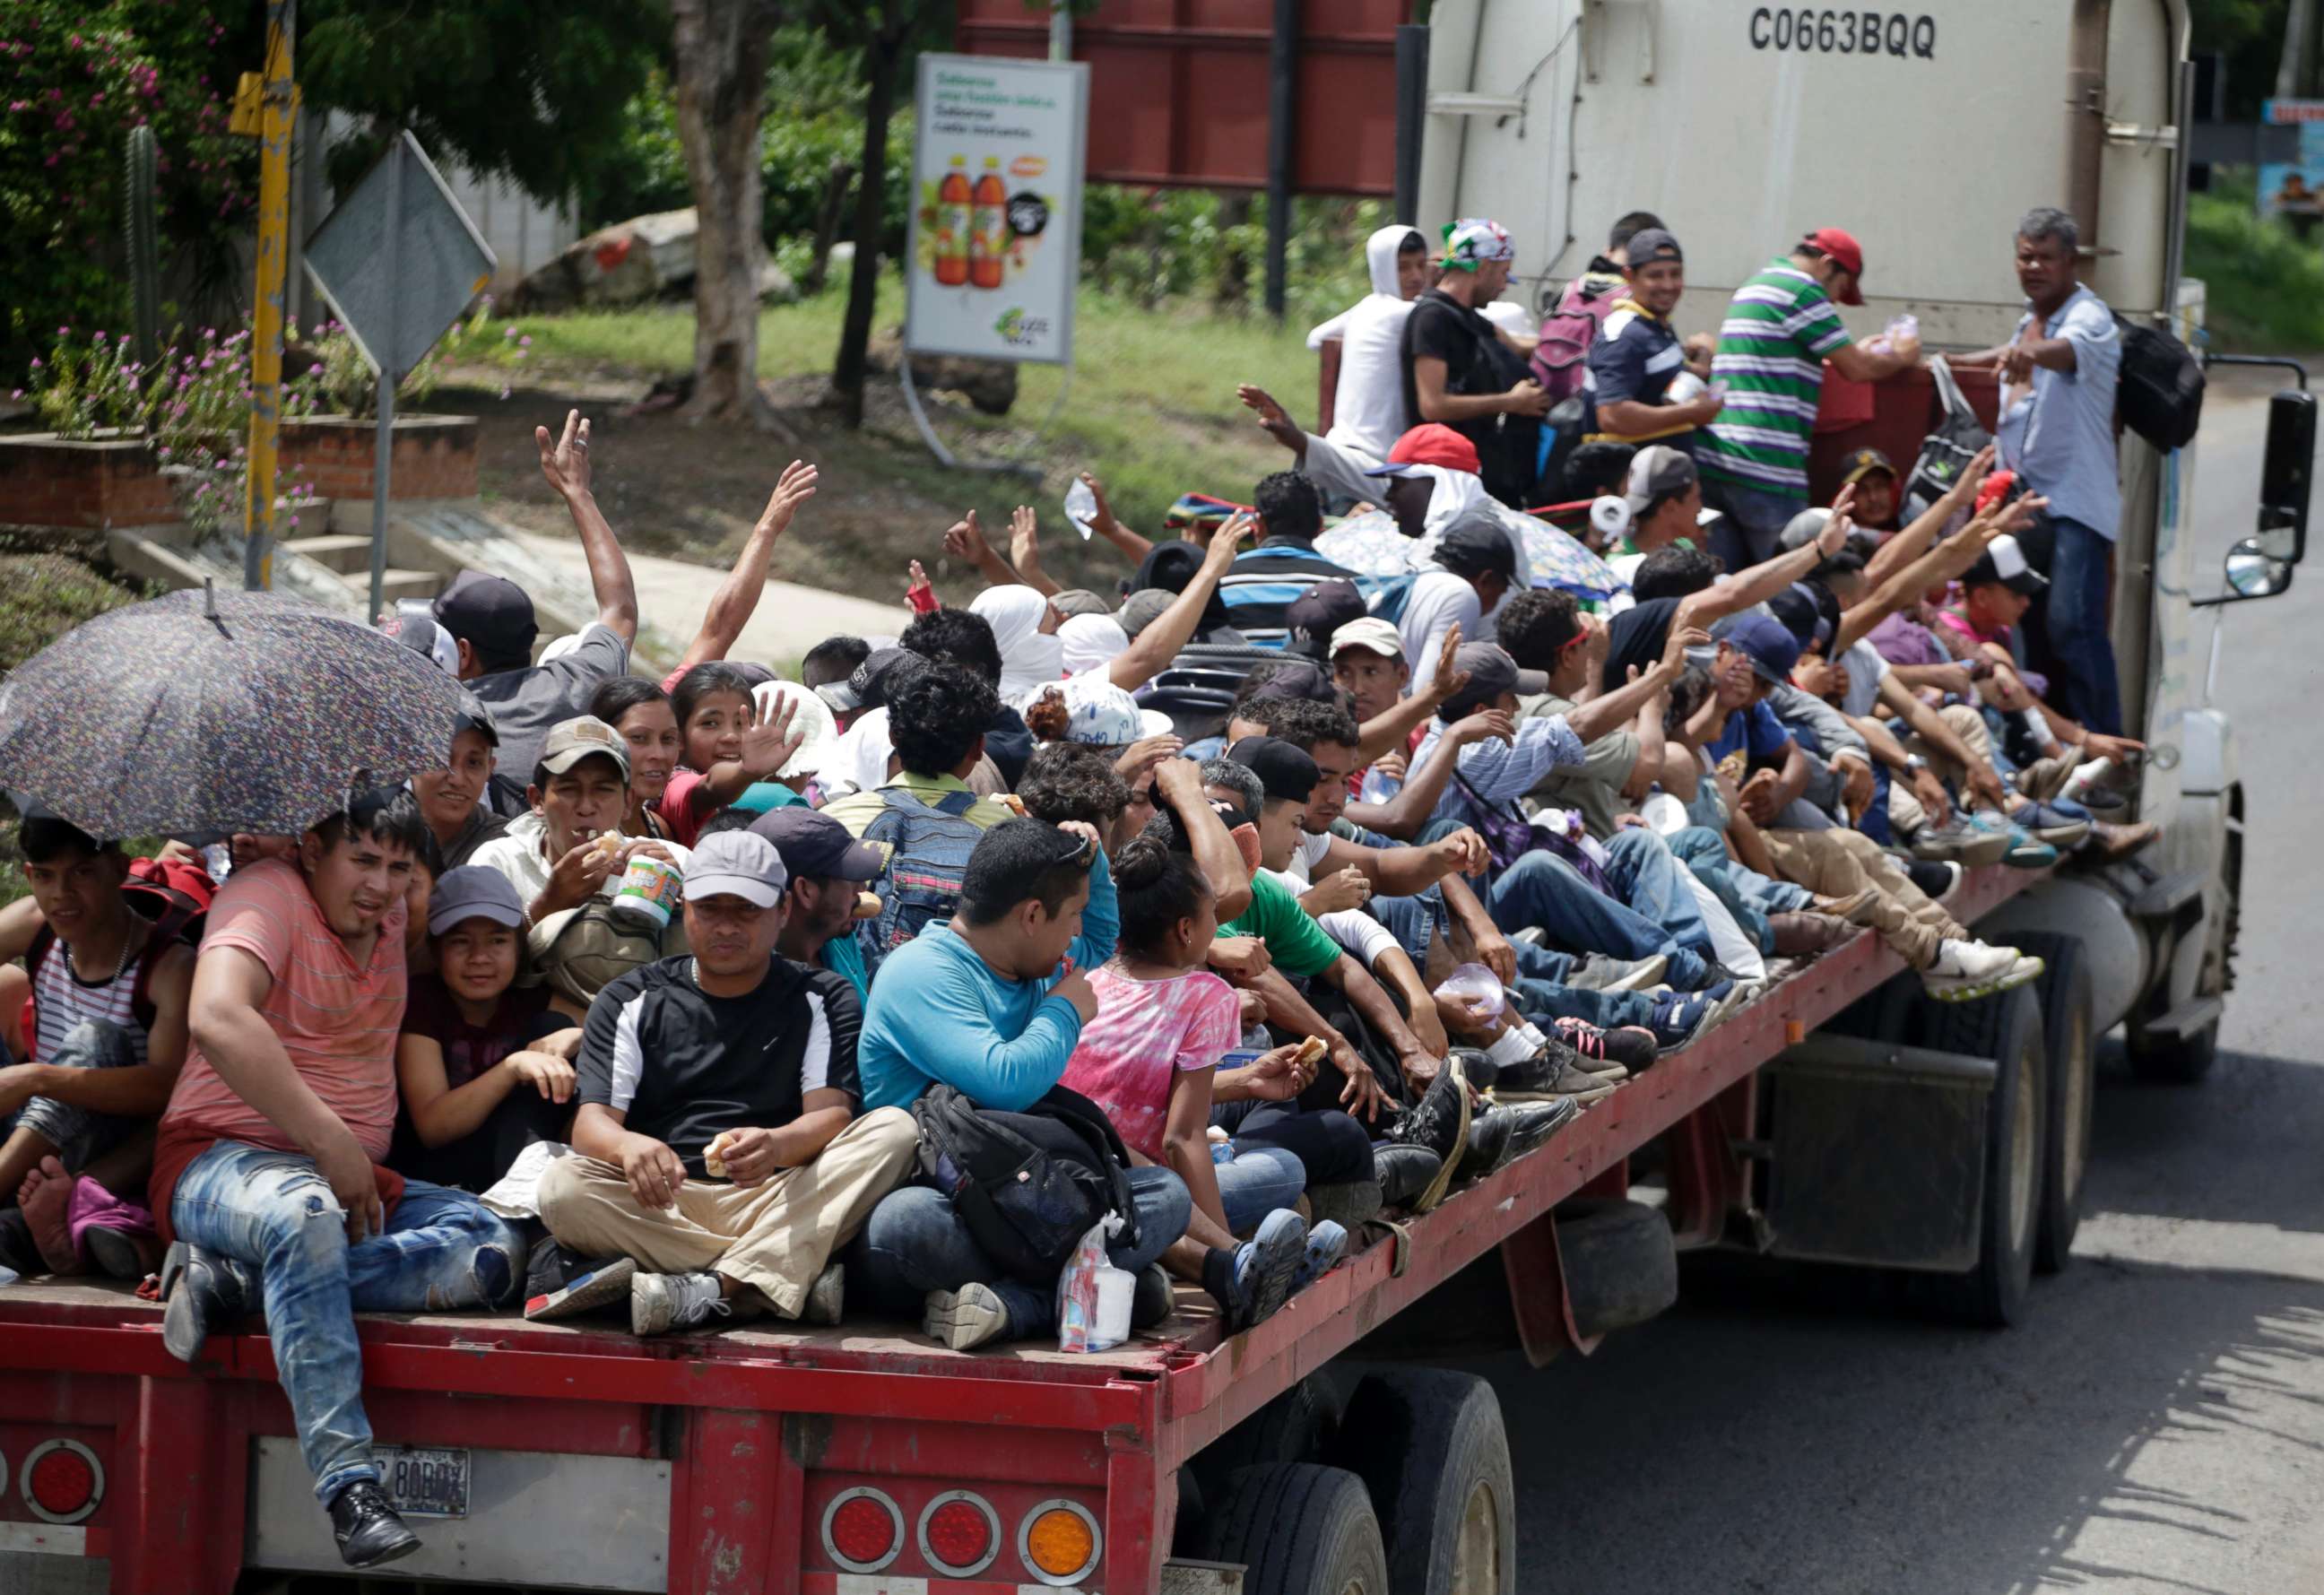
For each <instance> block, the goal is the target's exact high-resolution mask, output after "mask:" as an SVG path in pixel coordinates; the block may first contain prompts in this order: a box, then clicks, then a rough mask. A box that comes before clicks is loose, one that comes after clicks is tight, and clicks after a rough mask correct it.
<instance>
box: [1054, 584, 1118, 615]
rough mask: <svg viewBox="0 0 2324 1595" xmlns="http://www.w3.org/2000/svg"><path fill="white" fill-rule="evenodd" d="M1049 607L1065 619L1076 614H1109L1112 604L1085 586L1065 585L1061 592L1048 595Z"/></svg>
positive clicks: (1111, 611) (1111, 610)
mask: <svg viewBox="0 0 2324 1595" xmlns="http://www.w3.org/2000/svg"><path fill="white" fill-rule="evenodd" d="M1049 607H1050V608H1052V609H1054V610H1056V612H1057V613H1059V614H1061V615H1064V616H1065V618H1066V619H1067V620H1071V619H1073V618H1074V616H1075V615H1077V614H1111V613H1113V605H1111V604H1108V603H1107V602H1106V601H1105V600H1104V599H1103V598H1102V597H1100V596H1098V595H1096V594H1095V593H1093V592H1091V591H1090V590H1089V589H1088V588H1087V587H1067V588H1066V589H1065V591H1064V592H1062V593H1052V594H1051V595H1049Z"/></svg>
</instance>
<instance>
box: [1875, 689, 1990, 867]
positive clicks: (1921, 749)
mask: <svg viewBox="0 0 2324 1595" xmlns="http://www.w3.org/2000/svg"><path fill="white" fill-rule="evenodd" d="M1937 718H1938V719H1940V720H1942V721H1943V722H1944V723H1945V727H1946V729H1947V730H1949V731H1950V732H1951V733H1953V734H1954V735H1955V736H1957V737H1959V738H1960V740H1961V741H1962V742H1966V743H1968V744H1969V751H1970V752H1972V753H1974V754H1976V755H1977V756H1978V758H1979V759H1982V760H1984V761H1986V762H1987V764H1988V765H1989V764H1990V763H1991V762H1992V760H1993V740H1992V738H1991V737H1990V736H1988V735H1987V733H1986V728H1985V716H1984V715H1980V714H1978V712H1977V711H1976V710H1975V709H1972V708H1970V707H1969V705H1967V704H1947V705H1945V706H1944V707H1943V708H1941V709H1939V710H1938V711H1937ZM1904 751H1906V752H1908V753H1918V754H1919V755H1920V756H1921V757H1922V758H1923V759H1926V760H1927V761H1929V768H1930V769H1931V770H1933V771H1935V772H1936V777H1937V779H1939V780H1941V781H1942V782H1944V783H1945V785H1946V786H1948V787H1950V788H1952V789H1953V790H1955V791H1957V792H1958V791H1961V790H1963V788H1962V785H1961V777H1962V774H1963V773H1964V772H1963V771H1962V770H1961V767H1960V761H1959V760H1957V759H1953V758H1950V757H1948V756H1947V755H1946V754H1945V753H1943V752H1941V751H1939V750H1938V749H1937V748H1936V747H1934V746H1933V745H1932V744H1931V743H1930V742H1929V741H1928V739H1927V738H1925V737H1923V736H1921V735H1919V734H1918V733H1915V734H1914V735H1912V736H1908V737H1906V738H1905V739H1904ZM1888 823H1889V824H1890V825H1894V826H1895V827H1896V829H1897V831H1898V833H1899V834H1903V835H1906V836H1909V835H1911V834H1913V833H1914V832H1915V831H1917V830H1919V829H1920V828H1921V827H1922V826H1923V825H1927V824H1928V823H1929V816H1928V814H1927V811H1926V810H1924V809H1923V807H1922V806H1921V800H1920V799H1919V798H1916V797H1914V795H1913V788H1911V787H1910V786H1909V785H1907V784H1906V783H1905V782H1904V781H1902V780H1892V781H1890V782H1889V783H1888Z"/></svg>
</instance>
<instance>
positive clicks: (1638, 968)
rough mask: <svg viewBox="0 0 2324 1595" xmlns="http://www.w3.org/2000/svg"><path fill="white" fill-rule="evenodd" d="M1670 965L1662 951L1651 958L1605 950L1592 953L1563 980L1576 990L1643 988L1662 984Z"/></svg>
mask: <svg viewBox="0 0 2324 1595" xmlns="http://www.w3.org/2000/svg"><path fill="white" fill-rule="evenodd" d="M1669 969H1670V960H1669V959H1667V958H1665V957H1664V956H1663V955H1662V954H1659V953H1657V954H1655V955H1654V956H1653V957H1651V958H1609V957H1608V956H1607V955H1606V954H1603V953H1592V954H1590V956H1589V957H1587V958H1585V959H1583V960H1582V962H1581V963H1579V964H1577V965H1576V966H1575V967H1574V969H1573V972H1572V973H1570V974H1568V975H1567V976H1566V977H1565V981H1564V984H1566V985H1567V986H1569V987H1571V988H1572V990H1574V991H1645V990H1646V988H1647V987H1648V986H1655V985H1660V984H1661V983H1662V978H1663V975H1664V974H1665V973H1666V972H1667V971H1668V970H1669Z"/></svg>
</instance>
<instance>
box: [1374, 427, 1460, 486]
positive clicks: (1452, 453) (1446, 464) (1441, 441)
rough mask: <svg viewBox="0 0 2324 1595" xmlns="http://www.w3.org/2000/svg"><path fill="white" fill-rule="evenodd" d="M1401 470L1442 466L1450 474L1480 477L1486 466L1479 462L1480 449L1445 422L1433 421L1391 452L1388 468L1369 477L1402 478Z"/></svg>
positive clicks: (1408, 436) (1382, 467) (1401, 439)
mask: <svg viewBox="0 0 2324 1595" xmlns="http://www.w3.org/2000/svg"><path fill="white" fill-rule="evenodd" d="M1397 466H1443V468H1444V469H1445V470H1448V471H1466V472H1468V473H1469V474H1470V475H1472V476H1475V475H1482V474H1483V472H1484V466H1483V464H1482V463H1481V462H1480V461H1479V459H1478V458H1477V446H1476V445H1475V444H1473V443H1471V442H1470V441H1469V440H1468V439H1467V438H1463V437H1462V435H1461V434H1460V433H1458V432H1456V431H1454V430H1453V429H1452V428H1450V427H1448V426H1446V425H1444V424H1443V422H1442V421H1429V422H1426V423H1425V424H1424V425H1421V426H1417V427H1415V428H1413V429H1411V430H1410V431H1408V432H1406V434H1405V435H1404V436H1403V437H1401V438H1397V440H1396V447H1393V448H1391V449H1389V450H1388V464H1387V465H1385V466H1381V467H1380V468H1379V469H1378V470H1376V471H1367V472H1366V473H1365V475H1368V476H1401V475H1404V473H1403V472H1401V471H1399V470H1397V468H1396V467H1397Z"/></svg>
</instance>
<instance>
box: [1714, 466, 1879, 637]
mask: <svg viewBox="0 0 2324 1595" xmlns="http://www.w3.org/2000/svg"><path fill="white" fill-rule="evenodd" d="M1855 502H1856V489H1855V488H1853V487H1843V488H1841V489H1840V497H1839V498H1838V499H1836V500H1834V501H1833V502H1832V506H1831V520H1829V521H1825V522H1824V525H1823V530H1822V531H1821V532H1819V533H1818V534H1817V535H1816V539H1815V541H1813V542H1812V543H1803V544H1802V545H1801V546H1800V547H1798V548H1796V549H1793V550H1792V551H1791V552H1790V553H1788V554H1778V555H1776V556H1775V558H1773V559H1770V560H1767V561H1766V563H1765V564H1761V565H1755V566H1753V567H1751V568H1750V569H1748V570H1744V571H1738V572H1736V573H1735V574H1734V575H1732V576H1720V578H1719V579H1718V580H1717V581H1715V582H1713V583H1711V585H1709V586H1707V587H1705V588H1703V589H1702V591H1701V592H1700V593H1690V594H1689V595H1687V596H1685V597H1684V598H1682V599H1680V600H1679V605H1678V613H1676V614H1674V615H1673V616H1672V617H1671V625H1672V627H1673V628H1674V629H1676V628H1680V627H1686V626H1708V625H1710V624H1711V622H1713V621H1718V620H1724V619H1725V618H1726V617H1727V616H1729V615H1730V614H1734V613H1737V612H1738V611H1741V610H1746V609H1748V608H1750V607H1751V606H1752V605H1753V604H1765V603H1766V601H1767V600H1768V599H1770V598H1772V597H1774V596H1775V595H1776V594H1778V593H1780V592H1782V591H1783V590H1784V588H1785V587H1788V586H1790V585H1792V584H1793V583H1794V582H1796V581H1800V580H1803V578H1805V577H1806V576H1807V575H1808V573H1809V572H1810V571H1812V570H1813V569H1814V568H1815V567H1817V566H1819V565H1821V564H1822V563H1823V562H1824V561H1825V560H1827V559H1829V558H1831V557H1832V556H1833V555H1834V554H1837V553H1839V552H1840V549H1843V548H1845V547H1846V546H1847V545H1848V528H1849V518H1848V512H1849V508H1850V507H1851V506H1852V505H1853V504H1854V503H1855Z"/></svg>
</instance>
